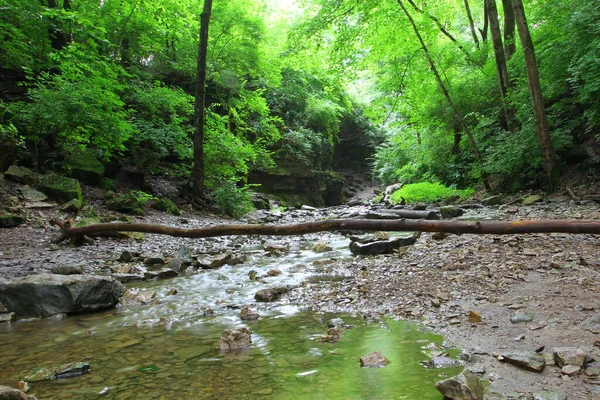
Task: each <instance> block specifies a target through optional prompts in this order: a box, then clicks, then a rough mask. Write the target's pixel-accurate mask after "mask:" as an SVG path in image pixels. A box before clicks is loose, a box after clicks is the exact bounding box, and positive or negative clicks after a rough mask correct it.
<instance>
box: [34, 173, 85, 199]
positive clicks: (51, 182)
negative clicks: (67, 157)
mask: <svg viewBox="0 0 600 400" xmlns="http://www.w3.org/2000/svg"><path fill="white" fill-rule="evenodd" d="M36 187H37V189H38V190H39V191H40V192H42V193H44V194H46V195H47V196H48V197H50V198H51V199H53V200H56V201H57V202H59V203H67V202H69V201H71V200H72V199H77V200H79V201H83V196H82V194H81V185H80V184H79V181H77V180H76V179H72V178H67V177H64V176H61V175H57V174H48V175H44V176H42V177H41V178H40V181H39V182H38V184H37V185H36Z"/></svg>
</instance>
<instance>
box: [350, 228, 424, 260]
mask: <svg viewBox="0 0 600 400" xmlns="http://www.w3.org/2000/svg"><path fill="white" fill-rule="evenodd" d="M420 235H421V234H420V233H419V232H416V233H413V234H411V235H410V236H407V237H393V238H389V239H379V240H377V239H376V240H367V241H364V240H353V241H352V242H350V251H351V252H352V254H355V255H375V254H390V253H393V252H394V251H395V250H398V249H399V248H400V247H403V246H410V245H412V244H415V242H416V241H417V239H418V238H419V236H420Z"/></svg>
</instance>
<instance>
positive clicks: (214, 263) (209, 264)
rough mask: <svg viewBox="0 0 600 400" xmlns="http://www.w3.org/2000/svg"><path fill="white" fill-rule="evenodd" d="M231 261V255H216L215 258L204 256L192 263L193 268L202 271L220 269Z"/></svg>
mask: <svg viewBox="0 0 600 400" xmlns="http://www.w3.org/2000/svg"><path fill="white" fill-rule="evenodd" d="M230 259H231V253H229V252H227V253H223V254H218V255H216V256H209V255H207V254H204V255H202V256H200V257H198V259H197V260H196V261H195V262H194V266H195V267H199V268H202V269H217V268H221V267H222V266H223V265H225V264H227V262H229V260H230Z"/></svg>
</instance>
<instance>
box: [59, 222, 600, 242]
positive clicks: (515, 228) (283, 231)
mask: <svg viewBox="0 0 600 400" xmlns="http://www.w3.org/2000/svg"><path fill="white" fill-rule="evenodd" d="M51 223H52V224H53V225H57V226H59V227H60V228H61V230H62V234H61V236H60V237H58V238H56V239H55V240H53V242H54V243H60V242H62V241H64V240H66V239H73V241H74V242H76V243H77V242H81V240H82V239H83V238H84V237H85V236H86V235H97V234H102V233H106V232H142V233H156V234H159V235H169V236H176V237H188V238H205V237H215V236H233V235H275V236H286V235H303V234H306V233H315V232H327V231H409V232H447V233H456V234H461V233H474V234H496V235H510V234H518V233H552V232H559V233H578V234H582V233H585V234H600V220H567V219H554V220H553V219H548V220H523V221H423V220H406V219H395V220H364V219H359V220H354V219H350V220H344V219H337V220H336V219H332V220H327V221H317V222H306V223H302V224H293V225H217V226H209V227H205V228H195V229H186V228H175V227H171V226H164V225H158V224H143V223H131V222H115V223H106V224H94V225H85V226H76V227H73V226H71V224H70V221H69V220H67V221H64V222H63V221H60V220H58V219H54V220H52V221H51Z"/></svg>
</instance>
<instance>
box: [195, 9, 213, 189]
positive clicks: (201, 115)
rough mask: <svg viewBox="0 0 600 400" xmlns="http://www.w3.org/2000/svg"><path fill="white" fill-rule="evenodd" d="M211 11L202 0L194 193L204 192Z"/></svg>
mask: <svg viewBox="0 0 600 400" xmlns="http://www.w3.org/2000/svg"><path fill="white" fill-rule="evenodd" d="M211 12H212V0H204V8H203V9H202V14H201V15H200V43H199V44H198V68H197V71H196V103H195V109H194V170H193V180H194V193H195V194H196V195H198V196H201V195H202V194H203V192H204V125H205V121H206V110H205V97H206V87H205V85H206V55H207V53H208V25H209V23H210V15H211Z"/></svg>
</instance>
